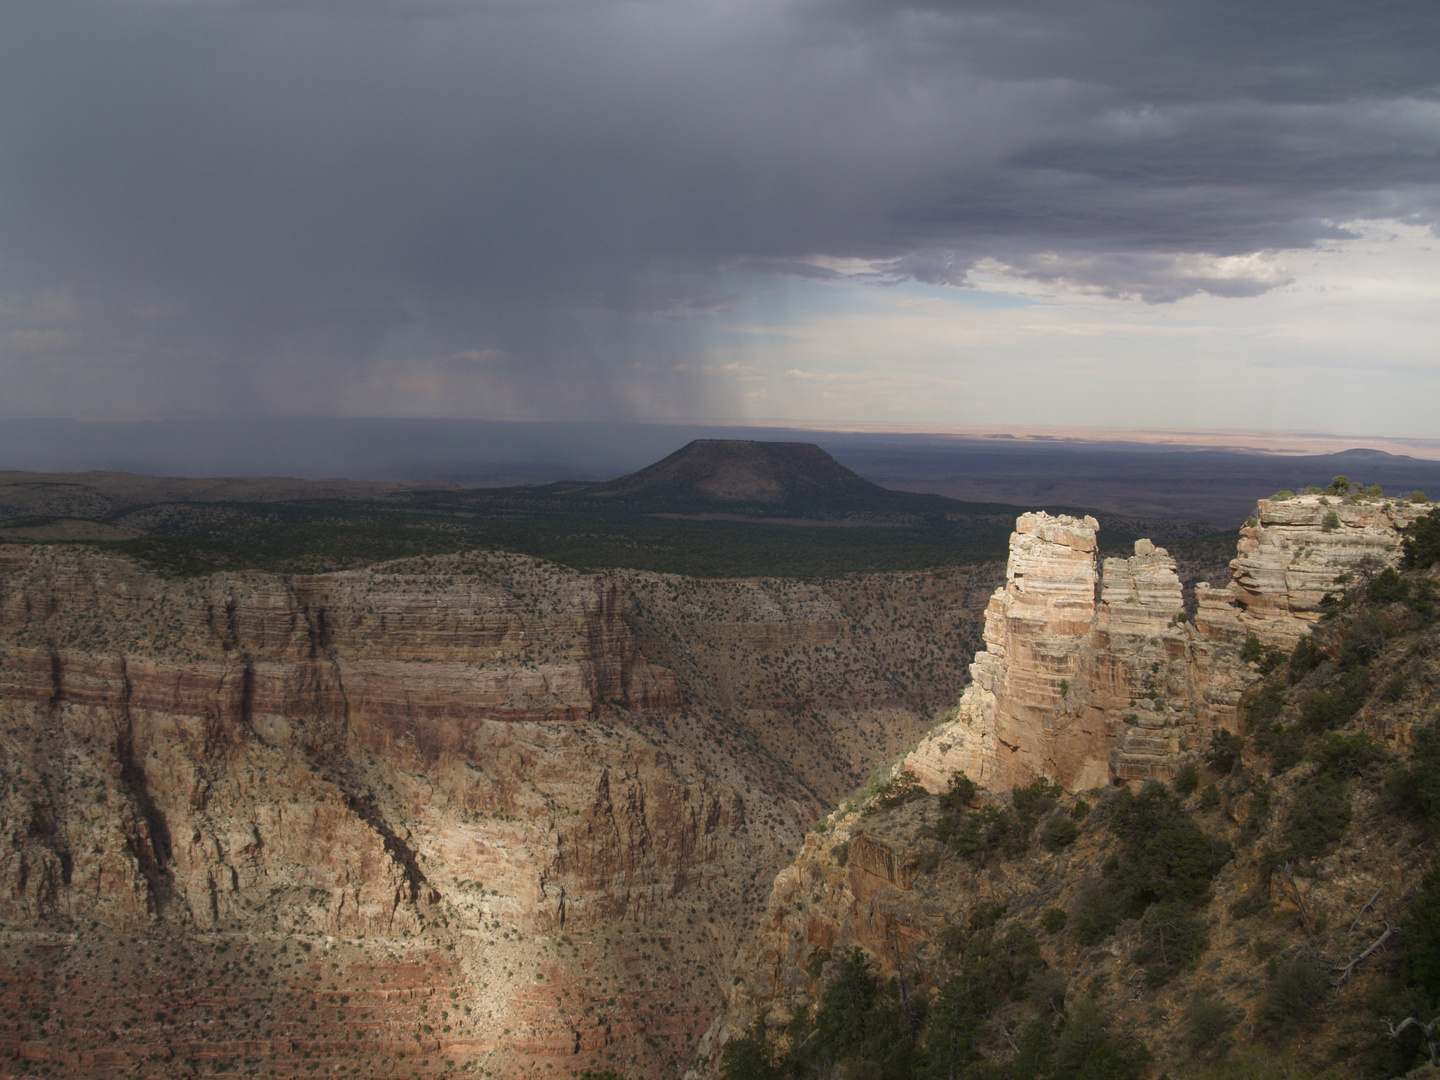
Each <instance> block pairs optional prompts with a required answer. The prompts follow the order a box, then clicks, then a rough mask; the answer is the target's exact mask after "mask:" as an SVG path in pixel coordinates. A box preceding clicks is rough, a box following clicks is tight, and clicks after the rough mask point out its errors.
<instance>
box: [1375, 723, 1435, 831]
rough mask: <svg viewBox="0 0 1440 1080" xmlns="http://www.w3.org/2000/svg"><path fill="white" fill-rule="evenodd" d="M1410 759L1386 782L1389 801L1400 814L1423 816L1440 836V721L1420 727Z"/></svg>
mask: <svg viewBox="0 0 1440 1080" xmlns="http://www.w3.org/2000/svg"><path fill="white" fill-rule="evenodd" d="M1412 738H1413V740H1414V744H1413V748H1412V749H1411V751H1410V762H1409V764H1408V765H1406V766H1405V767H1404V768H1401V769H1399V770H1397V771H1396V772H1395V773H1393V774H1392V775H1391V776H1390V778H1389V779H1388V780H1387V781H1386V784H1385V792H1386V796H1387V803H1388V805H1389V806H1390V808H1391V809H1392V810H1393V811H1395V812H1396V813H1400V814H1405V815H1408V816H1412V817H1417V818H1420V819H1421V820H1422V821H1424V822H1425V827H1426V830H1427V831H1428V832H1429V834H1430V835H1431V836H1432V837H1433V836H1440V721H1436V722H1435V723H1432V724H1428V725H1426V726H1425V727H1417V728H1416V729H1415V731H1414V733H1413V735H1412Z"/></svg>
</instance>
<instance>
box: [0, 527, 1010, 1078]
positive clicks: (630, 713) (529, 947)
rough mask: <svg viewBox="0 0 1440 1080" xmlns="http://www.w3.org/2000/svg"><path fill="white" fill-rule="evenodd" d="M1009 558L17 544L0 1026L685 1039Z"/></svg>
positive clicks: (488, 1060)
mask: <svg viewBox="0 0 1440 1080" xmlns="http://www.w3.org/2000/svg"><path fill="white" fill-rule="evenodd" d="M999 572H1000V568H999V566H998V565H996V566H994V567H991V568H987V571H986V573H987V576H986V577H985V579H984V582H983V585H980V584H975V583H972V582H971V580H970V577H969V576H967V573H965V572H948V571H947V572H937V573H932V574H924V573H910V574H881V575H862V576H859V577H856V578H854V579H846V580H845V581H842V582H836V583H830V584H828V585H825V586H822V585H819V584H813V583H802V582H786V581H738V582H737V581H696V580H693V579H685V578H679V577H674V576H667V575H657V574H644V573H639V572H619V571H617V572H611V573H603V574H582V573H577V572H574V571H570V570H566V569H565V568H563V567H558V566H555V565H553V564H546V563H542V562H540V561H538V560H534V559H528V558H524V557H521V556H514V555H506V554H500V553H476V554H473V555H463V556H446V557H443V558H433V559H414V560H406V561H404V562H400V563H392V564H387V565H385V566H380V567H375V568H371V569H367V570H357V571H347V572H344V573H333V574H321V575H275V574H261V573H227V574H217V575H213V576H202V577H195V578H188V579H173V578H172V579H167V578H162V577H159V576H156V575H154V574H151V573H149V572H147V571H146V570H144V569H143V568H142V567H140V566H138V565H137V564H135V563H134V562H132V561H129V560H127V559H123V558H119V557H115V556H111V555H106V554H103V553H98V552H95V551H93V550H84V549H74V548H62V547H34V548H17V547H11V548H7V549H5V550H4V551H3V552H0V766H3V779H4V786H3V789H0V830H3V834H4V835H3V838H0V931H3V932H0V997H4V999H5V1000H4V1002H3V1004H4V1007H5V1009H6V1010H7V1012H6V1013H5V1014H4V1015H5V1016H6V1017H8V1019H6V1020H5V1021H4V1025H5V1026H3V1027H0V1053H9V1054H11V1056H16V1055H19V1056H20V1057H22V1058H24V1059H26V1060H33V1061H36V1062H40V1061H48V1062H52V1063H59V1064H60V1065H63V1067H64V1069H65V1070H67V1071H68V1074H70V1075H87V1076H95V1077H102V1076H104V1077H109V1076H115V1077H120V1076H131V1075H157V1076H167V1075H177V1076H178V1075H192V1074H193V1073H194V1072H195V1071H196V1070H197V1069H200V1070H201V1071H204V1069H203V1068H202V1066H204V1068H212V1067H213V1068H221V1067H223V1068H224V1069H226V1070H228V1069H230V1068H231V1067H232V1066H234V1067H236V1068H237V1071H244V1068H248V1067H249V1065H246V1062H249V1063H250V1065H254V1064H255V1063H256V1062H260V1063H263V1064H261V1065H259V1066H256V1067H258V1068H259V1069H260V1071H261V1072H262V1074H268V1073H269V1072H270V1071H271V1070H274V1071H275V1075H280V1076H289V1075H308V1073H309V1071H310V1070H311V1069H313V1068H315V1067H317V1065H318V1067H319V1068H322V1069H323V1070H324V1071H327V1072H336V1071H355V1070H356V1068H357V1067H359V1069H360V1071H362V1072H363V1073H364V1074H366V1075H371V1074H375V1073H379V1072H380V1071H381V1069H380V1063H382V1062H383V1063H384V1065H385V1068H386V1069H388V1070H389V1071H391V1072H393V1073H394V1074H396V1075H407V1076H418V1075H427V1074H429V1073H436V1074H438V1073H440V1072H441V1071H443V1070H444V1069H445V1068H447V1067H451V1068H458V1067H462V1066H473V1067H474V1068H480V1069H484V1070H487V1071H488V1072H489V1073H490V1074H491V1075H492V1076H495V1077H508V1076H519V1075H525V1074H530V1075H533V1074H534V1072H535V1070H537V1069H543V1068H544V1067H545V1066H546V1065H547V1064H549V1065H553V1066H554V1067H555V1068H557V1069H559V1068H562V1067H563V1068H566V1069H571V1068H574V1069H583V1068H604V1067H615V1068H617V1069H619V1070H621V1071H623V1072H624V1073H625V1074H626V1075H629V1076H633V1077H660V1076H675V1075H678V1074H679V1072H680V1071H681V1070H682V1068H683V1063H684V1062H685V1061H687V1060H688V1059H689V1057H690V1055H691V1054H692V1052H693V1049H694V1046H695V1045H696V1043H697V1042H698V1040H699V1038H700V1035H701V1033H702V1032H703V1030H704V1028H705V1026H706V1024H708V1023H709V1021H710V1018H711V1017H712V1016H713V1014H714V1012H715V1009H716V1008H717V1007H718V1004H719V1002H720V1001H721V1000H722V994H723V990H724V987H725V985H726V984H727V972H728V969H729V964H730V959H731V957H732V955H733V953H734V950H735V948H736V947H737V945H738V942H739V940H740V937H741V935H742V933H744V932H745V931H747V930H748V928H749V926H748V924H749V920H750V919H753V918H755V917H758V915H759V913H760V912H761V910H763V901H764V896H765V892H766V890H767V889H768V884H769V882H770V880H771V878H772V877H773V875H774V873H775V872H776V871H777V870H779V869H780V868H781V867H782V866H783V865H784V864H785V862H786V861H788V859H789V856H790V853H791V852H792V851H793V850H795V848H796V847H798V845H799V843H800V840H801V837H802V836H803V835H804V833H805V830H806V828H807V827H808V825H809V823H810V822H811V821H812V820H813V818H814V817H815V816H816V815H817V814H819V813H821V812H823V809H824V808H826V807H828V805H829V804H830V802H832V801H833V800H834V799H835V798H838V797H840V795H841V793H842V792H844V791H848V790H849V789H850V788H853V786H854V785H855V783H856V782H857V776H856V774H857V773H858V772H859V770H861V769H865V770H868V769H869V768H871V767H872V766H873V762H874V761H876V760H884V759H886V758H888V757H893V756H894V755H895V754H897V753H899V752H900V750H901V749H902V748H903V747H904V746H905V745H907V744H908V743H909V742H911V741H913V740H914V739H915V738H916V737H917V736H918V735H919V734H920V733H921V732H922V731H923V730H924V729H925V728H926V727H927V726H928V724H929V723H930V722H931V720H932V717H933V714H934V710H935V709H936V708H937V707H939V706H940V703H942V702H943V701H945V700H947V699H949V700H953V698H954V696H955V695H956V694H958V692H959V686H960V681H961V677H960V672H961V671H962V670H963V669H962V666H961V661H962V660H963V658H964V657H965V656H967V655H968V654H969V653H971V652H972V651H973V649H974V647H975V641H976V639H977V638H978V633H975V632H974V631H976V630H978V625H979V617H980V612H979V608H980V607H981V605H982V604H983V601H984V597H985V596H986V595H987V594H988V593H989V591H990V589H991V588H993V583H994V581H995V580H996V579H997V578H998V576H999ZM902 627H903V628H904V629H903V631H902V629H901V628H902ZM926 672H935V673H938V675H940V676H943V678H942V679H939V680H936V681H934V684H933V685H931V684H930V680H929V677H927V676H926V674H925V673H926ZM899 673H903V675H902V674H899ZM947 680H948V681H947ZM22 995H23V996H24V998H25V1002H24V1006H23V1007H21V1003H20V997H21V996H22ZM207 1063H208V1064H207Z"/></svg>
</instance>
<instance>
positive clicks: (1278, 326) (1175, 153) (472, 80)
mask: <svg viewBox="0 0 1440 1080" xmlns="http://www.w3.org/2000/svg"><path fill="white" fill-rule="evenodd" d="M1437 57H1440V5H1437V4H1436V3H1435V0H1421V2H1415V3H1389V2H1384V0H1367V2H1365V3H1358V2H1351V3H1347V4H1338V3H1333V2H1330V0H1303V2H1291V0H1266V2H1263V3H1258V2H1256V0H1243V2H1238V0H1143V2H1142V0H1095V2H1087V3H1075V2H1073V0H1065V2H1061V0H996V2H994V3H986V2H981V0H976V2H959V3H944V2H934V3H923V2H922V3H903V2H898V0H799V2H791V0H763V2H752V0H703V2H702V0H696V2H690V0H656V2H642V3H612V2H608V0H494V2H468V0H333V2H332V0H255V2H226V0H102V2H95V3H71V2H68V0H7V2H6V3H4V4H0V415H22V416H72V417H77V416H78V417H122V418H123V417H167V416H168V417H174V416H197V415H199V416H204V415H257V414H292V415H293V414H303V415H349V416H412V417H424V416H445V417H491V418H505V417H509V418H520V417H549V418H582V417H583V418H596V419H687V420H705V419H714V420H733V419H742V420H743V419H747V418H748V419H752V420H762V419H782V420H786V419H788V420H812V421H813V420H833V421H841V422H844V421H860V420H879V421H891V422H910V423H921V424H945V423H951V424H973V423H987V424H990V423H993V424H996V425H1004V424H1054V423H1071V424H1087V423H1094V424H1105V425H1119V426H1126V425H1132V426H1144V427H1163V426H1167V425H1170V424H1173V425H1176V426H1190V427H1213V428H1227V427H1247V428H1283V429H1302V428H1304V429H1323V430H1344V431H1354V432H1375V433H1394V434H1408V435H1416V436H1431V437H1433V436H1437V435H1440V408H1437V407H1436V403H1437V402H1440V333H1437V329H1440V327H1437V323H1440V245H1437V239H1436V232H1435V226H1436V223H1437V220H1440V96H1437V90H1440V62H1437Z"/></svg>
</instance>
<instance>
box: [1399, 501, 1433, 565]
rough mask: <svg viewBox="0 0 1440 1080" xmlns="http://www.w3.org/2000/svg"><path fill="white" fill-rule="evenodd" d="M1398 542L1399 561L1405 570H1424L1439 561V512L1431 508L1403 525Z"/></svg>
mask: <svg viewBox="0 0 1440 1080" xmlns="http://www.w3.org/2000/svg"><path fill="white" fill-rule="evenodd" d="M1400 543H1401V546H1402V549H1403V551H1404V554H1403V556H1402V557H1401V560H1400V562H1401V565H1402V566H1404V567H1405V568H1406V569H1407V570H1426V569H1429V568H1430V567H1432V566H1434V565H1435V564H1436V563H1437V562H1440V513H1437V512H1436V511H1435V510H1431V511H1430V512H1429V513H1428V514H1426V515H1425V516H1424V517H1419V518H1416V519H1415V520H1414V521H1413V522H1411V523H1410V524H1409V525H1407V526H1406V527H1405V530H1404V537H1403V539H1402V540H1401V541H1400Z"/></svg>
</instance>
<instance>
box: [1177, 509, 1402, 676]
mask: <svg viewBox="0 0 1440 1080" xmlns="http://www.w3.org/2000/svg"><path fill="white" fill-rule="evenodd" d="M1429 509H1430V508H1429V507H1428V506H1417V505H1415V504H1413V503H1408V502H1389V501H1386V500H1383V499H1380V498H1367V499H1358V498H1353V497H1352V498H1340V497H1336V496H1324V495H1301V496H1297V497H1295V498H1291V499H1261V500H1260V502H1259V504H1258V506H1257V507H1256V511H1255V516H1254V518H1253V522H1254V523H1253V524H1250V525H1247V526H1246V527H1245V528H1243V529H1241V530H1240V544H1239V553H1238V555H1237V557H1236V559H1235V561H1234V562H1232V563H1231V564H1230V566H1231V568H1232V570H1233V571H1234V579H1233V581H1232V582H1231V583H1230V587H1229V593H1230V596H1229V601H1230V603H1231V604H1233V605H1234V607H1235V608H1236V609H1238V610H1236V611H1226V610H1225V609H1224V608H1221V609H1220V610H1219V611H1218V612H1217V611H1215V608H1214V605H1213V600H1212V605H1211V607H1210V610H1208V611H1204V612H1202V614H1204V615H1205V616H1207V617H1209V618H1211V619H1213V620H1214V622H1215V624H1216V627H1217V629H1220V627H1223V626H1225V625H1226V624H1227V620H1226V618H1225V617H1226V615H1234V614H1238V616H1239V624H1240V632H1242V633H1244V634H1246V635H1249V634H1254V635H1255V636H1256V637H1257V638H1259V639H1260V641H1261V643H1262V644H1265V645H1275V646H1279V647H1281V648H1287V649H1288V648H1291V647H1293V646H1294V644H1295V642H1297V641H1298V640H1300V638H1301V637H1303V636H1304V635H1305V634H1306V633H1307V632H1308V630H1309V627H1310V624H1311V623H1313V622H1315V620H1317V619H1319V618H1320V616H1321V615H1322V614H1323V609H1322V607H1321V601H1322V600H1323V599H1324V598H1325V595H1326V594H1327V593H1333V594H1338V593H1340V592H1342V591H1344V588H1345V585H1346V584H1347V583H1348V582H1349V581H1351V580H1352V579H1353V578H1354V577H1355V576H1356V575H1361V574H1367V575H1368V574H1373V573H1374V572H1376V571H1378V570H1381V569H1383V568H1384V567H1386V566H1392V565H1395V564H1396V562H1397V561H1398V557H1399V546H1400V533H1401V530H1402V529H1404V528H1405V527H1406V526H1407V525H1409V524H1411V523H1412V522H1413V521H1414V520H1415V519H1416V518H1417V517H1420V516H1421V515H1422V514H1423V513H1425V512H1427V511H1428V510H1429ZM1203 624H1204V622H1203V620H1202V625H1203Z"/></svg>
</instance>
